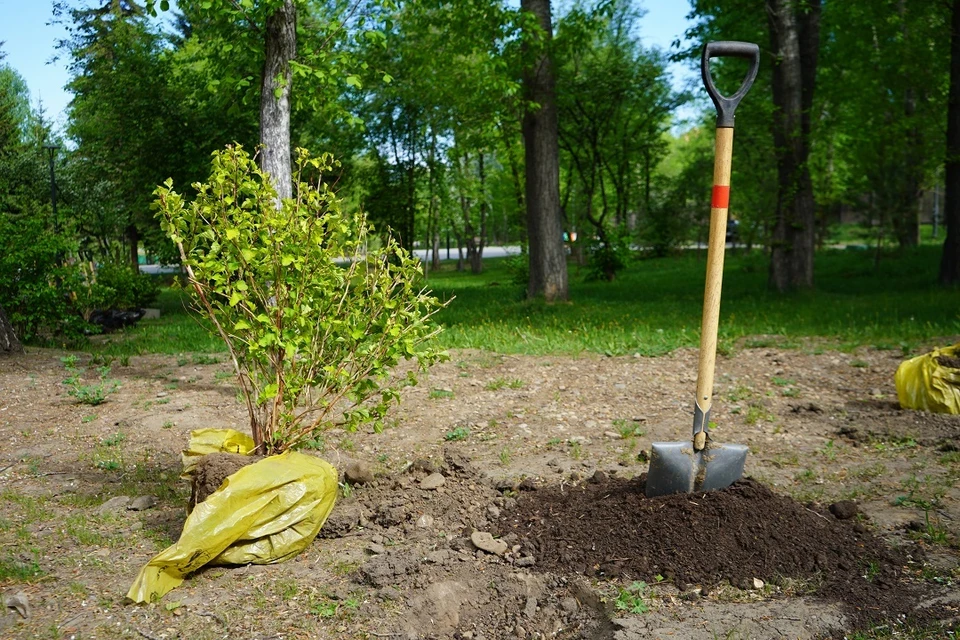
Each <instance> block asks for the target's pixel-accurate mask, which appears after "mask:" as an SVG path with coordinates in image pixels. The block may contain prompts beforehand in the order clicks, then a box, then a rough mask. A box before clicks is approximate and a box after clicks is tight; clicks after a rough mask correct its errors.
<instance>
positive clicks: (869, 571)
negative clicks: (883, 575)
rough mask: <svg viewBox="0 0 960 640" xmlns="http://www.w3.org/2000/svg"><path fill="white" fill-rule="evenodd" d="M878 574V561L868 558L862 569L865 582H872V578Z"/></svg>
mask: <svg viewBox="0 0 960 640" xmlns="http://www.w3.org/2000/svg"><path fill="white" fill-rule="evenodd" d="M879 574H880V563H878V562H876V561H874V560H870V561H868V562H867V563H866V566H865V567H864V570H863V578H864V580H866V581H867V582H873V581H874V579H876V577H877V576H878V575H879Z"/></svg>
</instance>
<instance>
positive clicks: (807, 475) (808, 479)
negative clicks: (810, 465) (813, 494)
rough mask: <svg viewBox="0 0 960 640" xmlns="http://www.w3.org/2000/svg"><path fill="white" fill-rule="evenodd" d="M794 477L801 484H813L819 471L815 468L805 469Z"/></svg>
mask: <svg viewBox="0 0 960 640" xmlns="http://www.w3.org/2000/svg"><path fill="white" fill-rule="evenodd" d="M793 479H794V480H795V481H796V482H799V483H800V484H811V483H813V482H816V480H817V473H816V472H815V471H814V470H813V469H804V470H803V471H801V472H800V473H798V474H796V475H795V476H793Z"/></svg>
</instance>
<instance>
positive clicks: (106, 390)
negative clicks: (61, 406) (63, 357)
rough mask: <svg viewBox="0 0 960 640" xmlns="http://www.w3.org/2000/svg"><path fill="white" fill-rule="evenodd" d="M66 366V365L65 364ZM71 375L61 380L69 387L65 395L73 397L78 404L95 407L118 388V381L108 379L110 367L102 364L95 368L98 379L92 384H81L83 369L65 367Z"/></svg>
mask: <svg viewBox="0 0 960 640" xmlns="http://www.w3.org/2000/svg"><path fill="white" fill-rule="evenodd" d="M65 366H66V365H65ZM67 371H70V372H71V375H70V376H69V377H68V378H67V379H66V380H64V381H63V384H65V385H67V386H68V387H70V389H69V390H68V391H67V395H69V396H71V397H73V398H75V399H76V400H77V402H78V403H79V404H85V405H89V406H91V407H96V406H98V405H101V404H103V403H104V402H106V401H107V396H109V395H110V394H111V393H113V392H114V391H116V390H117V389H118V388H120V381H119V380H113V379H108V378H107V376H109V375H110V367H109V366H107V365H104V366H102V367H98V368H97V374H98V376H99V379H98V381H97V382H96V383H94V384H83V370H82V369H75V368H71V367H69V366H68V367H67Z"/></svg>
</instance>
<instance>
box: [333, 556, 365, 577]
mask: <svg viewBox="0 0 960 640" xmlns="http://www.w3.org/2000/svg"><path fill="white" fill-rule="evenodd" d="M359 568H360V563H359V562H347V561H344V560H337V561H336V562H333V563H332V564H331V565H330V571H332V572H333V573H335V574H336V575H338V576H347V575H350V574H351V573H354V572H355V571H356V570H357V569H359Z"/></svg>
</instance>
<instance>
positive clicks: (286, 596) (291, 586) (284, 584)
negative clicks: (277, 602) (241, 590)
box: [273, 580, 300, 600]
mask: <svg viewBox="0 0 960 640" xmlns="http://www.w3.org/2000/svg"><path fill="white" fill-rule="evenodd" d="M273 589H274V591H276V592H277V595H278V596H280V599H281V600H292V599H293V598H296V597H297V595H298V594H299V593H300V585H298V584H297V583H296V582H295V581H294V580H277V581H276V582H274V583H273Z"/></svg>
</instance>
